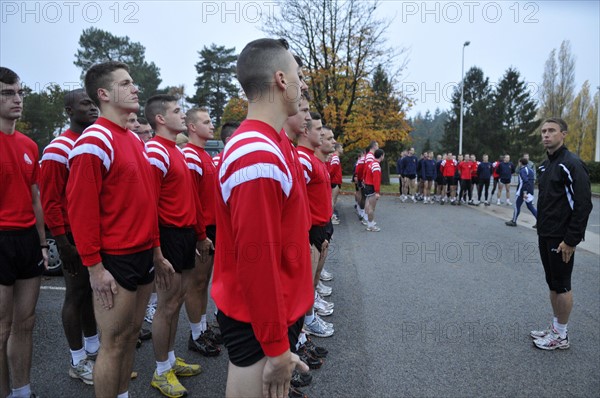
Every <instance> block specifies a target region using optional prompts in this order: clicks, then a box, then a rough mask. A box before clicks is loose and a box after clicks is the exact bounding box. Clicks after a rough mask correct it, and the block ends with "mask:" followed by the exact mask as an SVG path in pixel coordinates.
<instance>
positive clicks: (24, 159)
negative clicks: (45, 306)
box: [0, 67, 48, 398]
mask: <svg viewBox="0 0 600 398" xmlns="http://www.w3.org/2000/svg"><path fill="white" fill-rule="evenodd" d="M24 95H25V94H24V90H23V87H22V86H21V79H20V78H19V76H18V75H17V74H16V73H15V72H14V71H12V70H10V69H8V68H5V67H0V298H1V301H2V303H1V304H0V307H1V308H0V325H1V326H0V396H2V397H6V396H9V395H10V396H11V397H19V398H20V397H29V396H30V394H31V385H30V383H29V381H30V371H31V355H32V350H33V340H32V338H33V336H32V333H33V327H34V323H35V305H36V303H37V299H38V295H39V291H40V283H41V275H42V272H43V270H44V266H46V267H47V266H48V245H47V243H46V235H45V230H44V215H43V211H42V204H41V202H40V195H39V190H38V179H39V163H38V147H37V145H36V144H35V142H33V141H32V140H31V139H30V138H29V137H27V136H25V135H24V134H21V133H20V132H18V131H17V130H16V129H15V127H16V123H17V120H18V119H19V118H20V117H21V114H22V113H23V97H24ZM9 337H10V339H9ZM8 352H11V355H10V356H9V355H8ZM6 365H8V367H7V366H6ZM11 384H12V391H11V389H10V387H9V386H10V385H11Z"/></svg>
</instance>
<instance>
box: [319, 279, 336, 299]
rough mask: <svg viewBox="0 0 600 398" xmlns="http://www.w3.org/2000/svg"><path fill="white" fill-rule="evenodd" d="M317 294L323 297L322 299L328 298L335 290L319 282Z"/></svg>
mask: <svg viewBox="0 0 600 398" xmlns="http://www.w3.org/2000/svg"><path fill="white" fill-rule="evenodd" d="M317 292H318V293H319V294H320V295H321V296H322V297H327V296H331V293H332V292H333V289H332V288H331V287H329V286H325V285H324V284H323V282H321V281H319V283H317Z"/></svg>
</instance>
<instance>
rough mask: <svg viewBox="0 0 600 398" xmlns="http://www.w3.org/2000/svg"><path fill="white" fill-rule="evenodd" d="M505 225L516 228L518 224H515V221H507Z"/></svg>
mask: <svg viewBox="0 0 600 398" xmlns="http://www.w3.org/2000/svg"><path fill="white" fill-rule="evenodd" d="M504 224H506V225H508V226H509V227H516V226H517V223H516V222H514V221H513V220H510V221H507V222H505V223H504Z"/></svg>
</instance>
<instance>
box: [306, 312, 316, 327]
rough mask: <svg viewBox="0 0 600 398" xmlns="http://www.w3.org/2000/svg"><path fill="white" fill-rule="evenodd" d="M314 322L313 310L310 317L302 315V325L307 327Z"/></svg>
mask: <svg viewBox="0 0 600 398" xmlns="http://www.w3.org/2000/svg"><path fill="white" fill-rule="evenodd" d="M314 320H315V310H314V309H313V310H312V311H311V313H310V315H304V323H306V324H307V325H308V324H309V323H311V322H312V321H314Z"/></svg>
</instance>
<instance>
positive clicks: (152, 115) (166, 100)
mask: <svg viewBox="0 0 600 398" xmlns="http://www.w3.org/2000/svg"><path fill="white" fill-rule="evenodd" d="M177 101H179V98H177V97H175V96H174V95H167V94H159V95H154V96H152V97H150V98H148V101H146V106H144V113H145V114H146V117H147V118H148V122H149V123H150V127H152V129H153V130H156V115H163V116H165V115H166V114H167V106H166V105H167V104H170V103H171V102H177Z"/></svg>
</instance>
